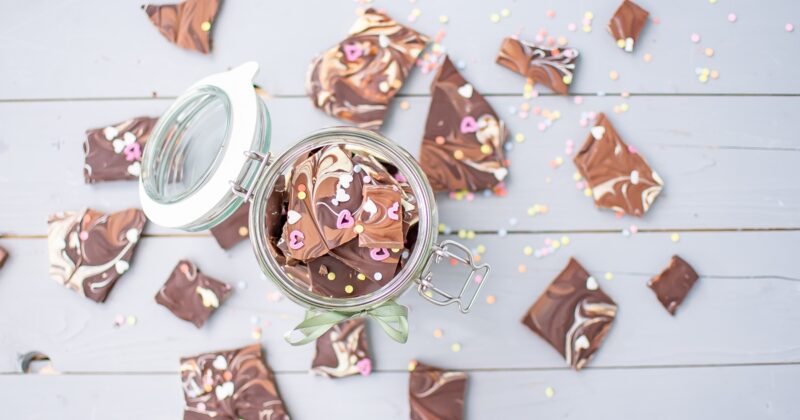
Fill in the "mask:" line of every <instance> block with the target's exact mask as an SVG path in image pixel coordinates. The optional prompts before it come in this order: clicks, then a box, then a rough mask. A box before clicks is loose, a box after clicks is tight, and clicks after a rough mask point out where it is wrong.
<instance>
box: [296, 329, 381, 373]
mask: <svg viewBox="0 0 800 420" xmlns="http://www.w3.org/2000/svg"><path fill="white" fill-rule="evenodd" d="M371 372H372V359H371V358H370V353H369V345H368V344H367V323H366V322H365V319H364V318H355V319H348V320H346V321H344V322H341V323H339V324H337V325H334V326H333V328H331V329H330V330H328V332H326V333H325V334H323V335H322V336H321V337H319V338H317V354H316V355H315V356H314V361H313V362H311V373H313V374H315V375H319V376H325V377H328V378H334V379H335V378H344V377H347V376H353V375H359V374H360V375H363V376H367V375H369V374H370V373H371Z"/></svg>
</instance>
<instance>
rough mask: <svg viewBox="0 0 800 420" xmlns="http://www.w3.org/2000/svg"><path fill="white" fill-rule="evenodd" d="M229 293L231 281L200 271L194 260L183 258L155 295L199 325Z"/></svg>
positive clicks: (175, 311)
mask: <svg viewBox="0 0 800 420" xmlns="http://www.w3.org/2000/svg"><path fill="white" fill-rule="evenodd" d="M230 292H231V286H230V285H229V284H227V283H223V282H221V281H219V280H217V279H215V278H213V277H209V276H207V275H205V274H203V273H201V272H200V270H199V269H198V268H197V266H196V265H194V263H192V262H191V261H188V260H181V261H180V262H178V265H176V266H175V268H174V269H173V270H172V274H170V276H169V278H168V279H167V282H166V283H164V285H163V286H162V287H161V290H159V291H158V293H157V294H156V302H157V303H158V304H160V305H163V306H164V307H166V308H167V309H169V310H170V312H172V313H173V314H174V315H175V316H177V317H178V318H180V319H183V320H185V321H189V322H191V323H192V324H194V325H195V326H196V327H197V328H200V327H202V326H203V324H205V322H206V320H208V317H210V316H211V314H212V313H214V311H216V310H217V308H219V306H220V305H221V304H222V301H223V300H225V298H227V297H228V295H229V294H230Z"/></svg>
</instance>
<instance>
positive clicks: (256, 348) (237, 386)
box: [181, 344, 289, 420]
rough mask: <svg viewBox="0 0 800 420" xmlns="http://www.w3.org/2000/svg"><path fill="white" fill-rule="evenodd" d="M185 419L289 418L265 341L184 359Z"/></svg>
mask: <svg viewBox="0 0 800 420" xmlns="http://www.w3.org/2000/svg"><path fill="white" fill-rule="evenodd" d="M181 384H182V386H183V394H184V398H185V400H186V405H185V407H184V411H183V418H184V420H206V419H216V420H219V419H225V420H237V419H270V420H289V415H288V414H287V412H286V407H285V406H284V404H283V400H282V399H281V397H280V394H279V393H278V387H277V385H276V383H275V375H274V374H273V373H272V370H271V369H270V368H269V366H268V365H267V364H266V363H264V360H263V359H262V355H261V345H260V344H252V345H249V346H247V347H243V348H240V349H234V350H226V351H219V352H214V353H206V354H200V355H197V356H191V357H184V358H182V359H181Z"/></svg>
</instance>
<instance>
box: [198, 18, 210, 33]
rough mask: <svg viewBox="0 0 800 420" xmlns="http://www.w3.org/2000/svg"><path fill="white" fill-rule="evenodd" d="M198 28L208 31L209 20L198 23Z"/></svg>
mask: <svg viewBox="0 0 800 420" xmlns="http://www.w3.org/2000/svg"><path fill="white" fill-rule="evenodd" d="M200 30H201V31H203V32H208V31H210V30H211V22H208V21H206V22H203V23H201V24H200Z"/></svg>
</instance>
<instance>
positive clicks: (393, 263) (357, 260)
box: [329, 239, 403, 284]
mask: <svg viewBox="0 0 800 420" xmlns="http://www.w3.org/2000/svg"><path fill="white" fill-rule="evenodd" d="M402 252H403V250H402V249H398V248H394V249H389V248H367V247H363V246H359V245H358V239H353V240H352V241H350V242H348V243H346V244H344V245H342V246H340V247H337V248H334V249H332V250H331V252H330V254H329V255H331V256H333V257H334V258H336V259H338V260H339V261H341V262H343V263H345V264H347V266H348V267H350V268H352V269H353V270H356V271H358V272H359V273H362V274H364V275H365V276H367V277H368V278H369V279H370V280H375V281H379V282H386V281H388V280H391V279H392V278H393V277H394V273H395V272H396V271H397V264H398V263H399V262H400V255H401V254H402ZM382 284H386V283H382Z"/></svg>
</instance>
